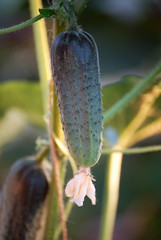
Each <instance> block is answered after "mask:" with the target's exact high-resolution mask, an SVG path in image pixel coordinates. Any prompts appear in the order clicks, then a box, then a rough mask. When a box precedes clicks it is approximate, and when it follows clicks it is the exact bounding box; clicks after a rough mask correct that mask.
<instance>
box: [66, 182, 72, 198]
mask: <svg viewBox="0 0 161 240" xmlns="http://www.w3.org/2000/svg"><path fill="white" fill-rule="evenodd" d="M73 194H74V179H73V178H72V179H71V180H70V181H69V182H68V183H67V186H66V188H65V195H66V196H67V197H72V196H73Z"/></svg>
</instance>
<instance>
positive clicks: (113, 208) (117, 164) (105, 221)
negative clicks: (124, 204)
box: [100, 71, 160, 240]
mask: <svg viewBox="0 0 161 240" xmlns="http://www.w3.org/2000/svg"><path fill="white" fill-rule="evenodd" d="M152 72H153V71H152ZM159 96H160V90H159V89H158V88H157V87H156V86H154V87H153V88H152V90H151V91H150V92H149V93H148V94H147V96H146V97H144V99H143V101H142V104H141V106H140V108H139V111H138V113H137V114H136V116H135V117H134V118H133V120H132V121H131V122H130V124H129V125H128V126H127V127H126V128H125V130H124V131H123V133H122V134H121V136H120V138H119V140H118V145H117V146H115V147H114V150H115V149H120V150H122V149H123V148H127V147H128V146H129V141H130V139H132V138H133V136H135V133H136V132H137V130H138V129H139V128H140V126H141V125H142V124H143V122H144V121H145V120H146V118H147V117H149V114H150V113H151V109H152V107H153V104H154V103H155V101H156V100H157V98H158V97H159ZM122 157H123V153H121V152H117V153H112V154H111V156H110V158H109V161H108V163H107V169H106V180H105V190H104V193H105V195H104V204H103V217H102V226H101V232H100V240H112V235H113V229H114V223H115V218H116V212H117V205H118V198H119V185H120V176H121V165H122Z"/></svg>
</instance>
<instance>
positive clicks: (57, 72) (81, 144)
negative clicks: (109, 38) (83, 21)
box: [51, 29, 103, 167]
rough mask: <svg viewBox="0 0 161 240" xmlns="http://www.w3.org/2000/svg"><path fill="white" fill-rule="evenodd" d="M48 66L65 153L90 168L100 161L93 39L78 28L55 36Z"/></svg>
mask: <svg viewBox="0 0 161 240" xmlns="http://www.w3.org/2000/svg"><path fill="white" fill-rule="evenodd" d="M51 65H52V73H53V78H54V82H55V85H56V92H57V95H58V102H59V107H60V114H61V122H62V125H63V130H64V134H65V139H66V142H67V146H68V149H69V152H70V154H71V155H72V157H73V158H74V159H75V161H77V163H78V164H79V165H81V166H84V167H91V166H93V165H94V164H96V162H97V161H98V160H99V158H100V154H101V148H102V129H103V114H102V94H101V85H100V69H99V57H98V51H97V47H96V43H95V41H94V39H93V37H92V36H91V35H90V34H89V33H87V32H85V31H82V30H81V29H76V30H69V31H66V32H62V33H60V34H58V35H57V36H56V38H55V40H54V41H53V43H52V46H51Z"/></svg>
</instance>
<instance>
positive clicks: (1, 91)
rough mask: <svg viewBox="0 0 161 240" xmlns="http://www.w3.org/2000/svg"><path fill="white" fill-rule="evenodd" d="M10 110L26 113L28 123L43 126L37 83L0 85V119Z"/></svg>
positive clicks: (39, 92) (18, 82) (39, 91)
mask: <svg viewBox="0 0 161 240" xmlns="http://www.w3.org/2000/svg"><path fill="white" fill-rule="evenodd" d="M10 108H17V109H20V110H21V111H22V112H23V113H26V117H27V120H28V121H29V123H31V124H34V125H37V126H41V127H42V126H43V125H44V121H43V109H42V99H41V89H40V86H39V83H31V82H24V81H23V82H20V81H17V82H16V81H14V82H13V81H12V82H7V83H2V84H0V119H1V118H2V117H3V116H4V114H5V112H6V111H8V110H9V109H10Z"/></svg>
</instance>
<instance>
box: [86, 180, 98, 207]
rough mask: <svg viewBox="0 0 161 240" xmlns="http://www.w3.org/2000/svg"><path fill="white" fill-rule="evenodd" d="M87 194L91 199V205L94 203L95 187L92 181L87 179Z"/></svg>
mask: <svg viewBox="0 0 161 240" xmlns="http://www.w3.org/2000/svg"><path fill="white" fill-rule="evenodd" d="M87 196H88V197H89V198H90V199H91V202H92V204H93V205H95V204H96V189H95V186H94V184H93V183H92V181H91V180H90V181H89V184H88V189H87Z"/></svg>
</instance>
